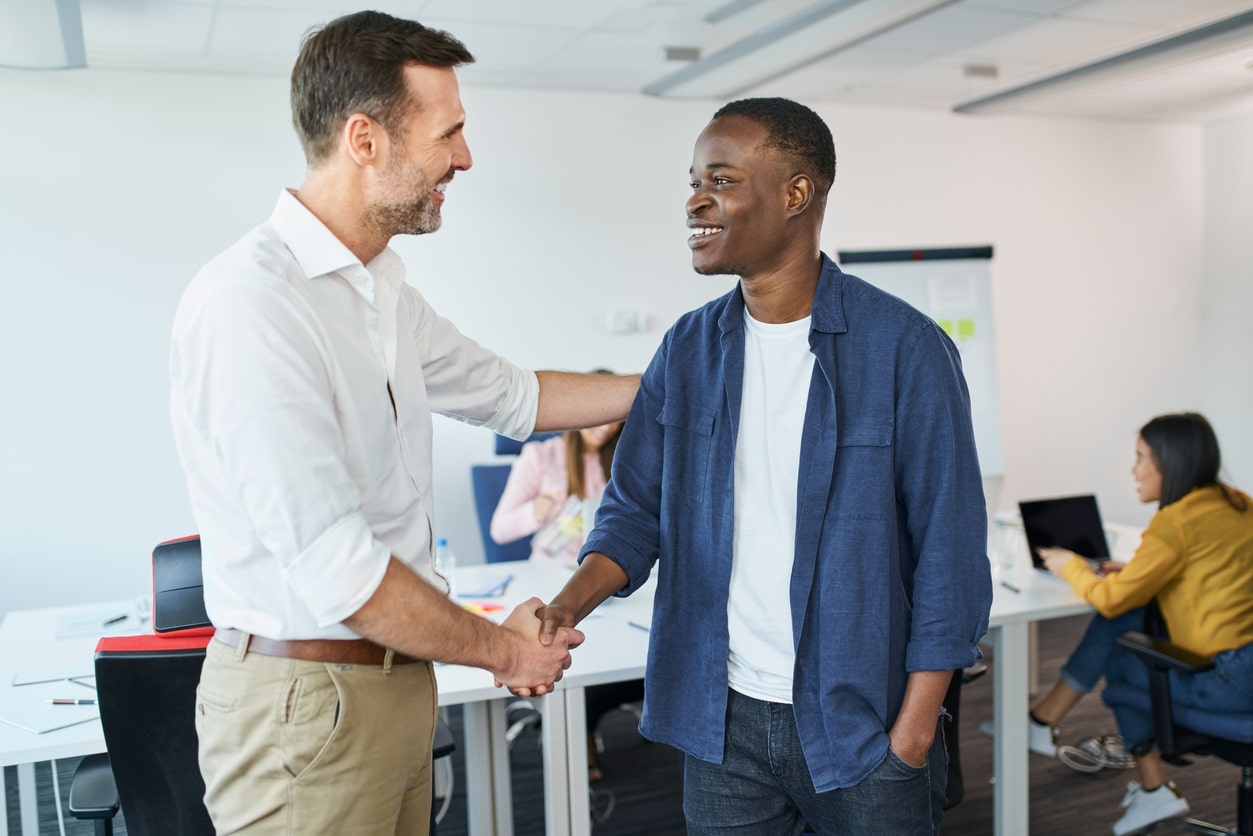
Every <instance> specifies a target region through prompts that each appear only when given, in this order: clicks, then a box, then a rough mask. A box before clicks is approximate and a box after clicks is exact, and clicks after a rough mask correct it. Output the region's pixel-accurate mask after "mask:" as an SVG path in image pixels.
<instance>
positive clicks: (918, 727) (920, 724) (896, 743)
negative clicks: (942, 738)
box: [888, 671, 960, 765]
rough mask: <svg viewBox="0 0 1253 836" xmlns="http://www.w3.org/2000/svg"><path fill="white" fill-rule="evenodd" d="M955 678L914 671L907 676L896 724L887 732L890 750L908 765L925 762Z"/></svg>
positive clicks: (945, 672) (947, 675) (948, 673)
mask: <svg viewBox="0 0 1253 836" xmlns="http://www.w3.org/2000/svg"><path fill="white" fill-rule="evenodd" d="M955 675H960V674H954V673H953V672H952V671H914V672H913V673H911V674H910V675H909V680H908V682H907V683H906V685H905V700H904V702H902V703H901V710H900V713H899V714H897V715H896V722H895V723H893V724H892V728H891V729H890V730H889V731H888V737H890V738H891V742H892V748H893V749H894V750H895V751H896V753H897V754H898V755H900V756H901V757H903V758H905V759H906V760H907V761H908V762H911V763H914V764H915V765H917V764H919V763H920V762H921V761H925V760H926V752H927V750H928V749H929V748H931V743H932V742H933V741H934V740H935V729H936V725H937V723H938V722H939V719H940V708H941V706H943V705H944V695H945V694H946V693H947V692H948V686H949V682H950V681H951V679H952V678H953V676H955ZM911 759H912V760H911Z"/></svg>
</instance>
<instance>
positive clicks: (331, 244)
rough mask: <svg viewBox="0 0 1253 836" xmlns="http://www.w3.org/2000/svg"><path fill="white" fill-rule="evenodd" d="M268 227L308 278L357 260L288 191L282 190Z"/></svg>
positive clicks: (358, 261)
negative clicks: (277, 236) (277, 235)
mask: <svg viewBox="0 0 1253 836" xmlns="http://www.w3.org/2000/svg"><path fill="white" fill-rule="evenodd" d="M270 225H271V226H273V227H274V229H275V231H276V232H278V234H279V237H280V238H282V239H283V243H284V244H286V245H287V249H289V250H291V254H292V257H293V258H295V259H296V263H297V264H299V265H300V269H301V271H302V272H304V274H305V275H306V276H308V277H309V278H311V279H312V278H316V277H318V276H325V275H326V274H328V273H334V272H335V271H336V270H343V269H344V268H346V267H352V266H354V265H356V266H361V260H360V259H358V258H357V257H356V256H355V255H353V254H352V250H350V249H348V248H347V247H346V246H344V244H343V242H342V241H340V240H339V239H338V238H336V237H335V234H334V233H333V232H331V231H330V230H329V229H327V228H326V224H324V223H322V222H321V221H320V220H318V218H317V216H316V215H314V214H313V213H312V212H310V211H309V210H308V208H307V207H305V205H304V204H303V203H301V202H300V201H299V200H297V199H296V195H295V194H293V193H292V192H291V190H289V189H283V191H282V193H281V194H279V196H278V203H276V204H275V205H274V211H273V213H271V214H270Z"/></svg>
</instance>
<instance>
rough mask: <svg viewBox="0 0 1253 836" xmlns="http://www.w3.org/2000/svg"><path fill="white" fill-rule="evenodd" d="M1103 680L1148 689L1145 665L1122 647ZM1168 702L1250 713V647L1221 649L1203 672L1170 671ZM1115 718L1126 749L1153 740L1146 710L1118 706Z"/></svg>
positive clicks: (1252, 654) (1252, 647) (1252, 705)
mask: <svg viewBox="0 0 1253 836" xmlns="http://www.w3.org/2000/svg"><path fill="white" fill-rule="evenodd" d="M1105 678H1106V681H1107V682H1108V683H1109V685H1111V686H1113V685H1132V686H1135V687H1137V688H1141V689H1143V690H1145V691H1147V690H1148V689H1149V674H1148V666H1147V665H1145V664H1144V662H1142V661H1141V660H1140V659H1139V658H1137V657H1136V656H1135V654H1133V653H1132V652H1131V651H1130V650H1126V649H1125V648H1121V647H1118V648H1115V652H1114V653H1113V654H1112V655H1111V657H1110V666H1109V671H1108V672H1107V673H1106V675H1105ZM1170 701H1171V703H1173V704H1175V705H1186V706H1191V707H1194V708H1203V709H1210V710H1212V711H1221V712H1233V713H1245V712H1253V644H1246V645H1245V646H1244V647H1241V648H1238V649H1236V650H1224V651H1223V652H1222V653H1219V654H1218V655H1217V656H1215V657H1214V667H1213V668H1211V669H1210V670H1208V671H1205V672H1203V673H1197V674H1186V673H1179V672H1177V671H1171V672H1170ZM1114 717H1115V718H1117V720H1118V730H1119V731H1120V732H1122V736H1123V740H1124V741H1126V743H1127V746H1128V747H1129V748H1130V747H1133V746H1136V745H1138V744H1140V743H1144V742H1145V741H1147V740H1149V739H1151V738H1152V737H1153V717H1152V716H1151V715H1150V714H1149V713H1148V712H1147V711H1140V710H1139V709H1137V708H1134V707H1132V706H1126V705H1119V706H1115V707H1114Z"/></svg>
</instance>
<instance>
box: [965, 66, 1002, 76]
mask: <svg viewBox="0 0 1253 836" xmlns="http://www.w3.org/2000/svg"><path fill="white" fill-rule="evenodd" d="M962 74H963V75H965V76H967V77H969V78H996V77H997V76H999V75H1000V74H1001V70H1000V68H999V67H997V66H996V65H995V64H966V65H965V66H964V67H962Z"/></svg>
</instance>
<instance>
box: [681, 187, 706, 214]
mask: <svg viewBox="0 0 1253 836" xmlns="http://www.w3.org/2000/svg"><path fill="white" fill-rule="evenodd" d="M708 206H709V195H708V193H707V192H706V191H705V189H704V187H703V186H702V187H699V188H697V189H696V190H695V191H693V192H692V195H691V197H689V198H688V199H687V204H686V208H687V215H688V217H689V218H690V217H693V216H695V215H698V214H700V212H701V210H702V209H705V208H707V207H708Z"/></svg>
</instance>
